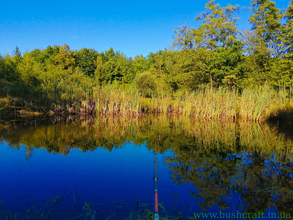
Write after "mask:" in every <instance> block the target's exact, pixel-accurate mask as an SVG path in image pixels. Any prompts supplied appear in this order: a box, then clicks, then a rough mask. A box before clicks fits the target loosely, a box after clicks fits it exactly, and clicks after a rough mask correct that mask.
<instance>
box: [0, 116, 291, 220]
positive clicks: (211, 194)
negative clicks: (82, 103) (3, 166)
mask: <svg viewBox="0 0 293 220" xmlns="http://www.w3.org/2000/svg"><path fill="white" fill-rule="evenodd" d="M1 126H2V127H1V128H2V129H1V132H0V136H1V141H2V142H3V141H4V140H5V142H6V143H7V144H8V145H9V146H10V148H11V149H15V150H19V149H22V148H25V154H24V156H25V158H26V159H27V160H30V159H31V158H32V157H34V156H35V154H34V151H36V150H37V149H46V150H47V152H49V153H54V154H61V155H64V156H67V155H69V154H71V153H72V152H73V151H74V150H75V149H80V150H81V151H82V152H92V151H95V150H97V149H103V150H106V151H107V152H113V151H114V150H118V149H120V150H123V149H124V146H125V144H127V143H133V144H134V145H139V146H141V145H144V144H146V148H147V149H148V150H152V151H156V152H160V153H162V154H163V158H164V163H165V164H166V165H167V167H168V169H169V172H170V173H171V176H172V181H173V182H174V183H175V184H177V185H180V186H187V185H192V187H191V188H190V195H191V196H192V197H193V198H195V199H196V201H197V202H199V203H198V204H199V206H200V208H194V209H192V211H190V212H189V215H192V213H193V212H195V211H205V210H207V211H209V212H211V211H215V212H216V211H218V210H226V211H236V210H239V211H241V212H247V213H257V212H259V211H263V212H268V210H269V211H270V212H273V210H274V209H275V210H277V212H278V213H279V214H280V213H291V214H292V216H293V213H292V209H293V208H292V207H293V174H292V166H293V161H292V159H293V157H292V156H293V155H292V153H293V148H292V146H293V145H292V140H291V139H290V137H289V136H288V135H286V134H283V133H282V132H280V130H278V128H271V127H270V126H269V125H267V124H263V125H259V124H256V123H251V122H223V121H198V120H194V121H193V120H189V119H187V118H181V117H168V116H166V115H164V116H160V117H159V116H147V117H141V118H121V117H120V118H115V117H114V118H113V117H112V118H97V119H88V120H82V121H80V120H70V121H69V122H67V123H60V122H58V120H57V121H55V122H53V121H52V120H47V121H45V123H41V122H33V123H31V124H24V123H21V122H20V123H15V122H14V123H11V122H8V123H7V122H6V123H2V124H1ZM170 151H171V152H172V154H170V153H166V154H165V152H170ZM115 152H116V151H115ZM132 154H133V153H132ZM133 155H134V154H133ZM140 156H142V157H143V155H140ZM117 160H119V157H117ZM152 161H153V159H152ZM116 162H117V161H112V162H111V163H112V165H108V166H113V167H116V166H117V164H116ZM141 163H143V162H141ZM113 169H118V168H113ZM131 169H133V168H131ZM150 170H153V167H150ZM120 172H124V171H122V170H121V171H120ZM127 172H129V169H128V170H127ZM109 181H110V180H109ZM104 184H105V183H104ZM113 184H114V183H113ZM121 184H122V185H123V183H121ZM150 184H152V182H151V183H150ZM123 187H124V186H122V187H121V189H122V188H123ZM159 187H160V186H159ZM159 191H160V188H159ZM160 195H161V194H160ZM172 195H174V193H173V194H172ZM175 195H176V196H177V194H175ZM64 198H65V197H64ZM73 198H75V197H73ZM175 198H176V197H175ZM173 199H174V196H173V198H172V199H169V198H164V197H163V198H161V197H160V199H159V200H160V202H161V201H164V200H165V201H166V200H170V201H171V202H170V204H169V207H168V208H169V210H171V208H173V206H172V204H173V203H174V202H173ZM111 201H112V202H113V200H111ZM111 201H108V202H109V203H111ZM117 201H120V200H119V198H118V197H117ZM174 201H175V200H174ZM100 203H101V202H100ZM86 204H87V203H84V205H83V208H84V211H88V213H89V210H92V209H89V207H90V206H89V207H87V206H86ZM150 204H151V202H150ZM79 205H80V204H79ZM124 205H125V204H119V205H118V206H122V207H124ZM173 205H174V204H173ZM80 206H82V205H80ZM167 206H168V205H167ZM183 206H187V203H186V204H183ZM132 207H133V206H132ZM150 207H151V206H150ZM183 209H184V207H183V208H182V210H183ZM185 209H186V210H187V209H188V210H190V209H191V208H189V207H188V208H187V207H185ZM178 210H181V209H180V204H178V207H177V213H176V215H177V217H178V216H179V217H180V216H181V215H182V216H184V213H183V211H182V210H181V211H178ZM128 212H130V211H128ZM125 214H126V213H125ZM91 215H94V213H93V212H91ZM95 215H96V214H95ZM169 215H170V216H169V217H171V216H173V217H174V216H175V214H174V212H173V213H172V214H170V213H169ZM185 216H186V213H185ZM83 217H84V216H83ZM88 217H90V216H88ZM182 218H183V217H182Z"/></svg>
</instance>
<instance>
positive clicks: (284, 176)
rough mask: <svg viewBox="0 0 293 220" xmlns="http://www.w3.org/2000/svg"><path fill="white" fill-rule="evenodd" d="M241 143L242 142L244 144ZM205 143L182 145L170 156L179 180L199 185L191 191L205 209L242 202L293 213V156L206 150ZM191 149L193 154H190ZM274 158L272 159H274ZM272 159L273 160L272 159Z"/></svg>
mask: <svg viewBox="0 0 293 220" xmlns="http://www.w3.org/2000/svg"><path fill="white" fill-rule="evenodd" d="M240 144H241V143H240ZM204 147H205V146H204V145H202V144H199V143H197V144H195V145H193V146H188V145H186V144H184V143H183V144H182V145H178V147H177V148H175V150H174V153H175V155H176V156H174V157H168V158H166V160H165V161H166V163H167V164H168V165H169V168H170V169H171V170H172V175H173V179H174V181H175V182H176V183H179V184H184V183H192V184H193V185H194V187H195V190H194V191H191V192H190V193H191V194H192V195H193V196H194V197H196V198H198V199H202V203H201V204H200V205H201V207H202V208H203V209H205V208H206V207H211V206H212V205H214V204H217V205H218V206H219V208H221V209H225V208H229V207H230V205H231V203H234V205H235V201H234V200H232V199H229V198H231V195H232V194H234V195H233V198H234V199H235V198H237V197H238V198H240V199H241V200H239V201H238V204H237V205H239V206H241V207H242V210H243V211H244V212H247V213H257V212H258V211H260V210H263V211H265V210H267V209H268V208H269V207H270V206H271V205H273V206H275V207H276V208H277V210H278V211H279V213H283V212H284V213H290V212H292V205H293V198H292V190H293V175H292V165H293V161H292V160H291V159H288V158H287V159H284V157H283V158H282V159H277V158H279V157H278V155H277V154H271V155H270V156H266V155H264V154H260V153H259V152H253V153H244V152H243V151H242V149H241V148H244V149H245V148H246V146H245V147H242V146H241V145H240V146H238V148H240V149H239V150H237V147H235V148H234V150H232V149H229V150H227V151H224V150H223V149H217V146H214V147H212V146H209V147H210V149H212V150H209V151H207V152H205V153H203V151H202V148H204ZM186 152H189V153H186ZM270 157H272V158H270ZM269 159H272V160H269Z"/></svg>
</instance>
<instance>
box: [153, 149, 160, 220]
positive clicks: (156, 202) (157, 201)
mask: <svg viewBox="0 0 293 220" xmlns="http://www.w3.org/2000/svg"><path fill="white" fill-rule="evenodd" d="M154 182H155V203H154V212H155V215H154V220H159V219H160V217H159V198H158V169H157V151H155V176H154Z"/></svg>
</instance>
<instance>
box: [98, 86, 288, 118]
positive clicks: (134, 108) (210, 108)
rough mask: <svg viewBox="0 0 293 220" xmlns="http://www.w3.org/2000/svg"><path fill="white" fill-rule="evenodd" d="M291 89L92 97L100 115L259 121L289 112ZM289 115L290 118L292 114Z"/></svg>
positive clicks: (120, 91)
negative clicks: (282, 111)
mask: <svg viewBox="0 0 293 220" xmlns="http://www.w3.org/2000/svg"><path fill="white" fill-rule="evenodd" d="M292 91H293V89H290V90H288V89H286V88H283V89H280V90H279V91H278V92H277V91H275V90H274V89H272V88H270V87H269V86H263V87H259V88H258V89H243V90H242V91H241V92H240V93H239V91H238V90H236V89H228V88H218V89H216V88H205V89H199V90H196V91H193V92H182V91H181V92H176V93H173V94H169V95H165V96H163V97H162V96H160V95H157V96H151V95H150V96H151V97H142V96H141V94H140V93H139V91H138V90H137V89H135V88H133V87H124V88H122V87H118V86H116V87H113V86H105V87H103V88H99V89H98V91H97V95H96V97H95V98H96V100H97V101H96V111H97V113H98V114H104V115H117V114H118V115H141V114H146V113H168V114H178V115H184V116H190V117H193V118H209V119H232V120H235V119H239V118H240V119H243V120H253V121H263V120H267V119H268V118H270V117H271V116H272V115H274V114H275V115H276V112H278V111H280V110H282V109H283V110H286V109H287V110H288V109H293V98H292ZM292 115H293V114H292Z"/></svg>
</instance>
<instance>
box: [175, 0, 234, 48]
mask: <svg viewBox="0 0 293 220" xmlns="http://www.w3.org/2000/svg"><path fill="white" fill-rule="evenodd" d="M205 8H206V11H204V12H202V13H200V14H198V16H197V17H196V18H195V21H200V20H201V21H202V22H203V23H202V24H201V25H200V26H199V28H197V29H195V28H188V27H187V26H186V25H184V26H181V27H179V29H178V30H177V31H176V32H175V33H177V36H175V42H174V43H173V46H176V45H179V46H181V47H183V48H185V49H188V48H195V49H196V48H199V47H201V48H207V49H210V50H215V49H216V48H219V47H229V46H232V45H233V44H234V42H235V41H236V40H237V37H238V34H239V31H238V30H237V20H238V18H237V17H234V16H233V15H234V13H235V12H236V11H237V10H238V8H239V7H238V6H232V5H230V4H229V5H228V6H227V7H220V5H219V4H214V0H210V1H209V2H208V3H207V4H206V5H205Z"/></svg>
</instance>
